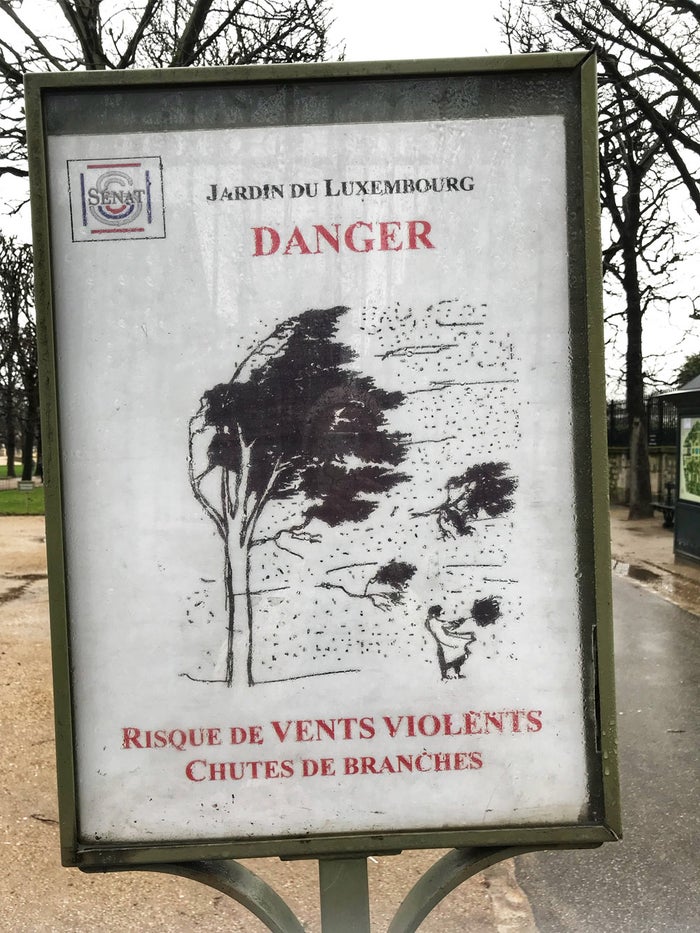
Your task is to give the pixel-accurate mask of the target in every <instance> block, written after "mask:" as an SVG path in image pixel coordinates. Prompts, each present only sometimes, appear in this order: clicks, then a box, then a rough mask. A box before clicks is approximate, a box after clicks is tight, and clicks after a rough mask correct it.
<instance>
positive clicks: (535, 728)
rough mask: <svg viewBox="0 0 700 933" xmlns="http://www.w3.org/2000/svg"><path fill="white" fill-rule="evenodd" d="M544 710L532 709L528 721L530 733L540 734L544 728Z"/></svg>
mask: <svg viewBox="0 0 700 933" xmlns="http://www.w3.org/2000/svg"><path fill="white" fill-rule="evenodd" d="M541 716H542V710H541V709H531V710H530V711H529V712H528V714H527V721H528V727H527V731H528V732H539V731H540V729H541V728H542V720H541V718H540V717H541Z"/></svg>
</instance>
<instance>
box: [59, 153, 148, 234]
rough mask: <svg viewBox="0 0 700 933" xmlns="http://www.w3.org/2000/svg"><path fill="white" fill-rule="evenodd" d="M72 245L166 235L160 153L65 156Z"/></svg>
mask: <svg viewBox="0 0 700 933" xmlns="http://www.w3.org/2000/svg"><path fill="white" fill-rule="evenodd" d="M67 168H68V192H69V198H70V211H71V233H72V238H73V242H74V243H82V242H85V241H95V240H157V239H163V238H164V237H165V206H164V201H163V165H162V162H161V159H160V156H143V157H130V158H114V159H69V160H68V164H67Z"/></svg>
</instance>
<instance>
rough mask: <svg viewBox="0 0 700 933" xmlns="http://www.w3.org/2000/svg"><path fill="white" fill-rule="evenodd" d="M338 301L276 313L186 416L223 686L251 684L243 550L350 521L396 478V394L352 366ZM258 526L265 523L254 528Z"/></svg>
mask: <svg viewBox="0 0 700 933" xmlns="http://www.w3.org/2000/svg"><path fill="white" fill-rule="evenodd" d="M347 310H348V309H347V308H345V307H334V308H326V309H312V310H308V311H304V312H303V313H301V314H299V315H297V316H295V317H292V318H289V319H288V320H285V321H284V322H283V323H281V324H280V325H279V326H278V327H276V328H275V329H274V330H273V331H272V333H271V334H269V336H267V337H266V338H265V339H263V340H262V341H261V342H260V343H258V344H257V345H256V346H255V347H254V348H253V349H252V350H251V352H250V353H249V354H248V356H247V357H246V358H245V359H244V360H243V361H242V362H241V363H240V365H239V366H238V367H237V368H236V370H235V372H234V374H233V376H232V378H231V380H230V381H229V382H226V383H221V384H219V385H216V386H214V387H213V388H211V389H209V390H208V391H206V392H205V393H204V395H203V397H202V400H201V404H200V407H199V410H198V411H197V413H196V414H195V416H194V417H193V418H192V419H191V420H190V425H189V478H190V485H191V487H192V491H193V493H194V495H195V497H196V499H197V501H198V502H199V504H200V505H201V506H202V508H203V509H204V511H205V512H206V514H207V515H208V516H209V518H210V519H211V520H212V522H213V523H214V525H215V527H216V530H217V532H218V534H219V536H220V538H221V541H222V547H223V556H224V584H225V592H226V609H227V615H228V619H227V626H228V629H227V645H226V670H225V674H224V676H223V678H222V680H223V681H224V682H225V683H226V684H227V685H228V686H231V685H232V684H233V683H241V682H244V681H245V682H247V684H248V685H249V686H252V685H253V684H254V682H255V681H254V673H253V644H254V618H253V601H252V598H251V566H252V560H253V554H254V549H255V548H256V547H257V546H259V545H262V544H269V543H270V542H271V541H272V542H275V543H278V544H279V543H280V539H281V536H282V535H283V534H284V535H285V540H290V539H291V540H292V541H293V540H294V539H295V538H296V539H298V540H299V541H306V542H317V541H319V540H320V535H319V533H318V531H317V533H315V534H314V533H313V529H314V528H315V527H316V525H315V524H314V523H317V524H320V525H323V524H325V525H328V526H337V525H340V524H343V523H358V522H362V521H364V520H365V519H367V518H368V517H369V516H370V515H371V514H372V512H373V511H374V509H375V508H376V507H377V505H378V503H379V501H380V499H381V497H382V495H384V494H385V493H387V492H388V491H389V490H390V489H391V488H393V487H394V486H395V485H396V484H397V483H399V482H402V481H403V480H404V479H406V476H405V475H404V474H403V473H401V472H400V471H399V470H397V469H396V468H397V467H398V466H399V464H400V463H401V462H402V460H403V459H404V457H405V453H406V447H405V441H404V437H403V435H402V434H401V433H399V432H392V431H390V430H389V429H388V423H387V418H386V415H385V413H386V412H387V411H390V410H391V409H394V408H397V407H398V406H399V405H400V404H401V403H402V402H403V399H404V396H403V394H402V393H401V392H397V391H394V392H390V391H385V390H383V389H381V388H380V387H378V386H377V385H375V383H374V380H373V379H372V378H371V377H369V376H366V375H363V374H361V373H359V372H357V371H355V370H354V369H353V368H352V366H351V364H352V362H353V361H354V360H355V359H356V358H357V357H356V354H355V352H354V351H353V350H352V349H351V348H350V347H348V346H346V345H345V344H343V343H342V342H341V341H340V340H338V338H337V331H338V326H339V322H340V319H341V318H342V316H343V315H344V314H345V313H346V312H347ZM285 500H288V501H286V503H285V504H286V505H287V506H289V508H286V509H283V510H278V511H279V512H280V513H281V514H284V515H286V516H289V515H291V514H293V515H294V516H295V519H294V521H292V522H289V521H287V522H286V523H285V524H284V526H283V527H280V528H279V529H277V531H276V532H275V533H274V534H273V533H270V532H269V529H268V524H269V523H268V524H265V523H263V522H261V518H262V517H263V515H264V513H265V511H266V509H267V510H268V513H269V512H270V511H272V510H271V509H270V508H269V507H270V506H271V504H272V503H280V502H284V501H285ZM275 514H277V513H275ZM263 525H265V528H266V529H267V533H266V534H263V535H262V536H259V537H256V530H257V529H258V528H261V527H263ZM319 530H320V529H319ZM280 546H282V545H281V544H280ZM286 549H289V548H288V547H287V548H286Z"/></svg>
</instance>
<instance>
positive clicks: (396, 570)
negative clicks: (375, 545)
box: [318, 558, 416, 612]
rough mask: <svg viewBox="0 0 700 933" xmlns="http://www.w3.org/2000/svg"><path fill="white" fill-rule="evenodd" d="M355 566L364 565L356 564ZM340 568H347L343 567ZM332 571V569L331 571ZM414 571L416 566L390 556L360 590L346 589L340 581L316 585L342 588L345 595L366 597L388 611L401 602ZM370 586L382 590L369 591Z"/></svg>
mask: <svg viewBox="0 0 700 933" xmlns="http://www.w3.org/2000/svg"><path fill="white" fill-rule="evenodd" d="M356 566H358V567H359V566H365V565H364V564H358V565H356ZM342 569H344V570H345V569H348V568H347V567H344V568H342ZM331 572H332V571H331ZM415 572H416V567H415V566H414V565H413V564H409V563H407V562H405V561H398V560H395V559H393V558H392V560H390V561H389V562H388V563H387V564H383V565H382V566H381V567H379V569H378V570H377V572H376V573H375V574H373V576H371V577H370V578H369V580H368V581H367V583H366V584H365V587H364V589H363V590H362V592H360V593H357V592H353V591H352V590H350V589H348V588H347V587H346V586H343V585H342V584H340V583H330V582H329V581H324V582H323V583H319V584H318V586H319V587H321V588H322V589H325V590H342V592H343V593H345V595H346V596H350V597H351V598H352V599H368V600H369V601H370V602H371V603H372V605H373V606H375V607H376V608H377V609H381V610H382V612H388V611H389V610H390V609H391V608H392V607H393V606H397V605H399V604H400V603H401V602H403V598H404V595H405V593H406V589H407V586H408V582H409V580H411V578H412V577H413V575H414V574H415ZM372 586H383V587H385V589H384V590H381V591H379V592H377V591H371V590H370V587H372Z"/></svg>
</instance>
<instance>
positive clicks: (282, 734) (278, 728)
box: [271, 719, 292, 742]
mask: <svg viewBox="0 0 700 933" xmlns="http://www.w3.org/2000/svg"><path fill="white" fill-rule="evenodd" d="M271 725H272V728H273V729H274V730H275V733H276V735H277V738H278V739H279V740H280V742H284V741H285V740H286V738H287V735H288V734H289V730H290V729H291V727H292V724H291V722H290V721H289V720H287V722H286V724H285V725H284V726H283V725H282V723H281V722H278V721H277V720H276V719H275V720H273V721H272V723H271Z"/></svg>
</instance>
